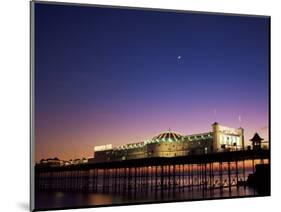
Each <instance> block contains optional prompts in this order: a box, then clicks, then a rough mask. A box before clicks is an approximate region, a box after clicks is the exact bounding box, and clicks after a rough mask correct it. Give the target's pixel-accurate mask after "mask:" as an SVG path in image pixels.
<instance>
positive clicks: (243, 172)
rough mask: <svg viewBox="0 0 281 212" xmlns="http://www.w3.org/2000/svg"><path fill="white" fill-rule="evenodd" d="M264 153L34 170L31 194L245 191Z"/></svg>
mask: <svg viewBox="0 0 281 212" xmlns="http://www.w3.org/2000/svg"><path fill="white" fill-rule="evenodd" d="M269 162H270V152H269V150H247V151H232V152H218V153H211V154H202V155H189V156H182V157H156V158H142V159H135V160H122V161H110V162H102V163H85V164H79V165H69V166H62V167H39V166H38V167H35V188H36V189H37V190H46V191H49V190H59V191H82V192H105V193H106V192H112V193H118V192H132V193H133V192H159V191H165V190H168V191H183V190H184V189H188V190H193V189H200V190H213V189H221V190H222V189H225V188H227V189H228V190H229V191H230V192H231V189H232V187H233V186H245V185H246V181H247V177H248V175H249V174H252V173H254V172H255V167H256V165H257V164H269Z"/></svg>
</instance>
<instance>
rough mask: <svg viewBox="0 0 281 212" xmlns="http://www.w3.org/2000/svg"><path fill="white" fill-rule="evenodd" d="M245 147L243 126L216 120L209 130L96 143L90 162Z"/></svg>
mask: <svg viewBox="0 0 281 212" xmlns="http://www.w3.org/2000/svg"><path fill="white" fill-rule="evenodd" d="M242 149H244V130H243V128H237V129H236V128H230V127H226V126H222V125H220V124H218V123H216V122H215V123H214V124H213V125H212V131H210V132H205V133H199V134H192V135H183V134H180V133H177V132H173V131H171V130H168V131H165V132H162V133H160V134H159V135H157V136H155V137H153V138H152V139H150V140H146V141H143V142H139V143H130V144H125V145H121V146H117V147H113V146H112V145H111V144H107V145H102V146H95V147H94V158H92V159H90V160H89V162H90V163H91V162H105V161H120V160H130V159H139V158H150V157H177V156H186V155H195V154H208V153H213V152H222V151H237V150H242Z"/></svg>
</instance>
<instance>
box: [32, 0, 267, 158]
mask: <svg viewBox="0 0 281 212" xmlns="http://www.w3.org/2000/svg"><path fill="white" fill-rule="evenodd" d="M35 5H36V6H35V19H36V21H35V148H36V160H37V161H38V160H40V159H41V158H47V157H55V156H57V157H59V158H60V159H66V160H68V159H71V158H81V157H92V155H93V147H94V146H95V145H101V144H108V143H111V144H113V145H114V146H116V145H119V144H124V143H132V142H139V141H142V140H143V139H149V138H151V137H153V136H155V135H157V134H158V133H159V132H161V131H163V130H167V129H168V128H171V129H172V130H175V131H178V132H181V133H183V134H192V133H200V132H208V131H211V124H212V123H213V122H214V121H217V122H219V123H220V124H222V125H226V126H229V127H239V126H241V127H243V128H244V129H245V138H246V140H248V139H249V138H250V137H252V136H253V134H254V132H256V131H257V132H259V133H260V134H261V135H262V137H264V138H265V139H268V117H269V116H268V110H269V107H268V87H269V83H268V81H269V79H268V72H269V69H268V67H269V60H268V52H269V46H268V39H269V37H268V35H269V33H268V29H269V19H268V18H265V17H238V16H223V15H210V14H189V13H174V12H163V11H162V12H159V11H158V12H155V11H149V10H147V11H140V10H127V9H109V8H94V7H82V6H61V5H46V4H42V3H36V4H35ZM215 110H216V117H215V115H214V114H215V113H214V111H215ZM239 115H240V116H241V121H240V123H239V121H238V116H239Z"/></svg>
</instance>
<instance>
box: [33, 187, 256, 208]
mask: <svg viewBox="0 0 281 212" xmlns="http://www.w3.org/2000/svg"><path fill="white" fill-rule="evenodd" d="M253 195H258V194H257V193H256V192H255V191H254V189H252V188H249V187H239V188H237V187H236V186H233V187H232V188H231V192H230V191H229V189H228V188H224V189H223V190H220V189H214V190H207V191H203V190H200V189H198V188H194V189H193V191H192V190H189V189H188V188H185V189H181V190H178V189H175V190H170V191H167V190H166V191H162V192H161V191H157V192H155V191H152V192H151V191H147V192H137V193H134V192H132V193H126V194H125V193H121V194H120V193H118V194H113V193H110V194H109V193H107V194H106V193H82V192H81V193H79V192H75V193H72V192H42V191H40V192H37V193H36V198H35V201H36V208H38V209H44V208H63V207H67V208H68V207H80V206H84V207H85V206H102V205H110V204H114V205H115V204H132V203H149V202H163V201H181V200H195V199H208V198H225V197H244V196H253Z"/></svg>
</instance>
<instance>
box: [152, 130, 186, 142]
mask: <svg viewBox="0 0 281 212" xmlns="http://www.w3.org/2000/svg"><path fill="white" fill-rule="evenodd" d="M152 140H153V141H157V142H173V141H181V140H183V136H182V135H181V134H180V133H177V132H173V131H170V130H169V131H165V132H162V133H160V134H159V135H157V136H155V137H153V138H152Z"/></svg>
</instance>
